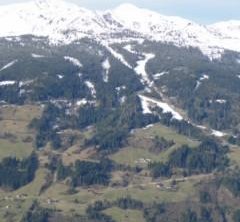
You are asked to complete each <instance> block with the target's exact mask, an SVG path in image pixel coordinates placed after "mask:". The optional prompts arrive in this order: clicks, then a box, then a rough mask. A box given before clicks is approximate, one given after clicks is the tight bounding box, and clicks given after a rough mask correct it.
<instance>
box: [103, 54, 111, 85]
mask: <svg viewBox="0 0 240 222" xmlns="http://www.w3.org/2000/svg"><path fill="white" fill-rule="evenodd" d="M102 68H103V70H104V74H103V81H104V82H108V79H109V70H110V68H111V64H110V62H109V59H108V58H107V59H106V60H105V61H103V63H102Z"/></svg>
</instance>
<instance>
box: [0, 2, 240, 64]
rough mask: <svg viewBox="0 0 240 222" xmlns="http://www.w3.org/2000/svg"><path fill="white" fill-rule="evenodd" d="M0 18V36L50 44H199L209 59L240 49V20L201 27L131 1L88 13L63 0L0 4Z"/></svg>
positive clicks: (239, 50) (190, 45)
mask: <svg viewBox="0 0 240 222" xmlns="http://www.w3.org/2000/svg"><path fill="white" fill-rule="evenodd" d="M0 16H1V18H0V28H1V34H0V36H1V37H9V36H21V35H34V36H43V37H48V38H49V40H50V42H51V43H53V44H69V43H71V42H73V41H78V40H80V39H82V38H85V37H88V38H91V39H94V40H98V41H99V42H104V43H106V42H108V43H111V42H115V41H116V39H117V40H118V41H122V40H123V39H124V40H128V39H139V38H141V39H144V40H146V39H147V40H151V41H157V42H163V43H170V44H173V45H175V46H178V47H195V48H199V49H200V50H201V51H202V53H203V54H204V55H207V56H208V57H209V58H210V59H219V58H220V57H221V55H222V54H223V52H224V51H225V50H231V51H237V52H240V47H236V46H237V45H240V38H239V37H238V36H239V35H238V33H239V32H240V28H239V27H240V26H238V23H240V21H235V22H234V24H233V21H229V22H220V23H216V24H213V25H209V26H205V25H201V24H197V23H195V22H192V21H190V20H187V19H183V18H180V17H173V16H163V15H161V14H159V13H157V12H154V11H151V10H148V9H143V8H138V7H137V6H135V5H133V4H129V3H124V4H121V5H120V6H118V7H116V8H115V9H112V10H106V11H92V10H88V9H85V8H83V7H80V6H78V5H76V4H73V3H69V2H66V1H62V0H61V1H56V0H36V1H31V2H26V3H18V4H11V5H6V6H1V7H0ZM142 18H144V19H142ZM229 30H231V32H230V34H229V32H228V31H229ZM113 36H114V37H113ZM116 36H117V37H116Z"/></svg>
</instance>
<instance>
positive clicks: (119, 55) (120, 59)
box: [103, 43, 132, 69]
mask: <svg viewBox="0 0 240 222" xmlns="http://www.w3.org/2000/svg"><path fill="white" fill-rule="evenodd" d="M103 46H105V47H106V49H107V50H108V51H109V52H110V53H111V54H112V55H113V56H114V57H115V58H116V59H117V60H119V61H120V62H121V63H122V64H123V65H125V66H126V67H128V68H129V69H132V66H131V65H129V64H128V62H127V61H126V60H125V58H124V57H123V55H121V54H119V53H118V52H116V51H114V50H113V49H112V48H111V47H110V46H109V45H107V44H106V43H103Z"/></svg>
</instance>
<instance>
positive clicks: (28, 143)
mask: <svg viewBox="0 0 240 222" xmlns="http://www.w3.org/2000/svg"><path fill="white" fill-rule="evenodd" d="M41 112H42V108H41V107H39V106H30V105H26V106H3V107H0V129H1V131H0V160H1V159H3V158H5V157H7V156H16V157H17V158H23V157H26V156H28V155H29V154H30V153H31V152H32V151H33V149H34V148H33V139H34V132H33V131H32V130H30V129H29V128H28V125H29V123H30V122H31V120H32V119H33V118H38V117H40V115H41Z"/></svg>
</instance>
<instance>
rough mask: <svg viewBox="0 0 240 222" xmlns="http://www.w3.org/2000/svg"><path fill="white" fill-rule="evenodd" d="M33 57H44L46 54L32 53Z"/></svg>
mask: <svg viewBox="0 0 240 222" xmlns="http://www.w3.org/2000/svg"><path fill="white" fill-rule="evenodd" d="M32 57H33V58H36V59H38V58H44V57H45V56H44V55H38V54H34V53H32Z"/></svg>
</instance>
